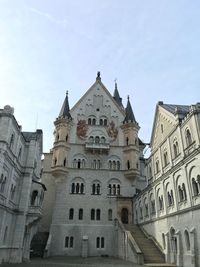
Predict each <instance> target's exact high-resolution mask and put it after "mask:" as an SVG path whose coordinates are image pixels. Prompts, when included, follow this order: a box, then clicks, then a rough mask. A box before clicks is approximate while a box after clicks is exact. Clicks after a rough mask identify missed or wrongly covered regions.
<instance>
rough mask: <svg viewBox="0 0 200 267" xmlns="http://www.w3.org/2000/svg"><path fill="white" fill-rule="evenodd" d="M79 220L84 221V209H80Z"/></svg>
mask: <svg viewBox="0 0 200 267" xmlns="http://www.w3.org/2000/svg"><path fill="white" fill-rule="evenodd" d="M78 219H79V220H83V209H79V212H78Z"/></svg>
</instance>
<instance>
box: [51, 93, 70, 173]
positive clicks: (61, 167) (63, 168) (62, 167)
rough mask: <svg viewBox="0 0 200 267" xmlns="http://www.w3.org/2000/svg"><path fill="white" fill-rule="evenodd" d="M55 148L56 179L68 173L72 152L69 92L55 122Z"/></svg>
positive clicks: (54, 170) (52, 168) (53, 159)
mask: <svg viewBox="0 0 200 267" xmlns="http://www.w3.org/2000/svg"><path fill="white" fill-rule="evenodd" d="M54 125H55V131H54V137H55V141H54V146H53V149H52V150H53V157H52V167H51V170H52V174H53V176H55V177H59V176H62V175H63V174H67V173H68V154H69V150H70V145H69V134H70V129H71V126H72V117H71V114H70V109H69V102H68V92H67V93H66V97H65V100H64V103H63V105H62V108H61V110H60V113H59V116H58V118H57V119H56V120H55V122H54Z"/></svg>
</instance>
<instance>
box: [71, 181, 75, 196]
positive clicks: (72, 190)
mask: <svg viewBox="0 0 200 267" xmlns="http://www.w3.org/2000/svg"><path fill="white" fill-rule="evenodd" d="M71 193H72V194H74V193H75V183H72V186H71Z"/></svg>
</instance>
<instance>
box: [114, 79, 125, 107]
mask: <svg viewBox="0 0 200 267" xmlns="http://www.w3.org/2000/svg"><path fill="white" fill-rule="evenodd" d="M113 98H114V99H115V101H116V102H117V104H118V105H120V106H121V107H123V104H122V98H121V97H120V95H119V91H118V89H117V82H115V91H114V95H113Z"/></svg>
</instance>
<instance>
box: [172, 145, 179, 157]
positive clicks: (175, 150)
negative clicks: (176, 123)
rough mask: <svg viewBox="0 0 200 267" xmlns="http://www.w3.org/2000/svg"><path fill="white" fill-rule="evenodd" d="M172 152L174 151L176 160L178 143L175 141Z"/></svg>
mask: <svg viewBox="0 0 200 267" xmlns="http://www.w3.org/2000/svg"><path fill="white" fill-rule="evenodd" d="M173 151H174V158H176V157H177V156H178V154H179V148H178V142H177V141H175V143H174V144H173Z"/></svg>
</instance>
